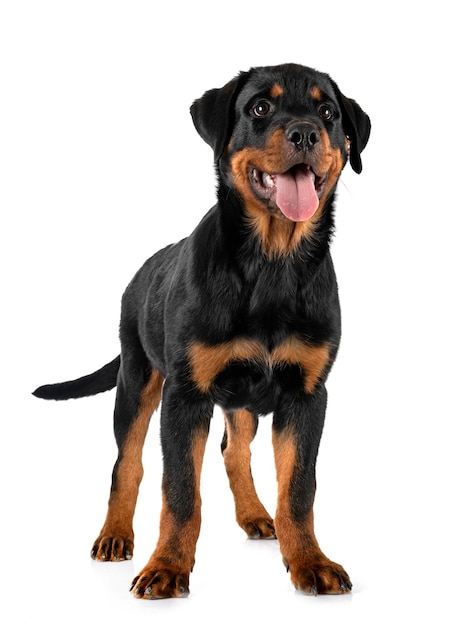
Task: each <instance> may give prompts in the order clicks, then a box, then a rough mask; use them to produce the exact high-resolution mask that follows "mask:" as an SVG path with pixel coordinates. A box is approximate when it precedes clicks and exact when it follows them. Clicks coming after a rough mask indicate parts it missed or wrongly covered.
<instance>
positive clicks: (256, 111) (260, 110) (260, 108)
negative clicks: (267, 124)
mask: <svg viewBox="0 0 464 626" xmlns="http://www.w3.org/2000/svg"><path fill="white" fill-rule="evenodd" d="M271 109H272V107H271V103H270V102H268V101H267V100H259V101H258V102H256V104H255V105H254V107H253V108H252V109H251V112H252V113H253V115H254V116H256V117H265V116H266V115H269V113H270V112H271Z"/></svg>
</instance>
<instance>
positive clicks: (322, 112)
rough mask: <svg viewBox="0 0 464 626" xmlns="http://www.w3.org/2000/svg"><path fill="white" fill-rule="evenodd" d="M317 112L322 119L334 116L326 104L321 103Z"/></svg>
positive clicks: (329, 118)
mask: <svg viewBox="0 0 464 626" xmlns="http://www.w3.org/2000/svg"><path fill="white" fill-rule="evenodd" d="M317 112H318V113H319V117H320V118H322V119H323V120H331V119H332V118H333V116H334V112H333V110H332V109H331V108H330V107H329V105H328V104H321V106H320V107H319V109H318V111H317Z"/></svg>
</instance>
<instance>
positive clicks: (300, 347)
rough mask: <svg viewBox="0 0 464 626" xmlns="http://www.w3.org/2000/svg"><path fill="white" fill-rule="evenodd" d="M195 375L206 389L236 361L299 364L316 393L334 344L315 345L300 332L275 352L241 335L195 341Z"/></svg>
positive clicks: (192, 358)
mask: <svg viewBox="0 0 464 626" xmlns="http://www.w3.org/2000/svg"><path fill="white" fill-rule="evenodd" d="M189 360H190V366H191V370H192V379H193V380H194V382H195V384H196V385H197V387H198V388H199V389H200V391H202V392H203V393H208V392H209V391H210V389H211V385H212V383H213V381H214V379H215V378H216V376H217V375H218V374H220V373H221V372H222V371H223V370H224V369H225V368H226V367H227V366H228V365H229V363H232V362H233V361H244V362H246V361H249V362H257V363H262V364H263V365H264V366H266V367H268V368H269V369H273V368H274V367H276V366H278V365H284V364H289V365H298V366H299V367H300V368H301V370H302V372H303V376H304V389H305V392H306V393H313V391H314V390H315V388H316V385H317V383H318V382H319V380H320V379H321V377H322V375H323V373H324V370H325V369H326V367H327V365H328V364H329V361H330V345H329V344H328V343H323V344H321V345H311V344H307V343H305V342H303V341H302V340H301V339H299V338H298V337H296V336H293V335H292V336H290V337H288V338H287V339H286V340H285V341H283V342H282V343H281V344H279V345H278V346H277V347H276V348H274V349H273V350H272V351H271V352H269V351H268V350H267V349H266V348H265V347H264V346H263V345H262V344H261V343H260V342H259V341H256V340H254V339H247V338H246V337H238V338H236V339H233V340H231V341H227V342H225V343H222V344H218V345H216V346H208V345H206V344H204V343H200V342H198V343H192V345H191V346H190V348H189Z"/></svg>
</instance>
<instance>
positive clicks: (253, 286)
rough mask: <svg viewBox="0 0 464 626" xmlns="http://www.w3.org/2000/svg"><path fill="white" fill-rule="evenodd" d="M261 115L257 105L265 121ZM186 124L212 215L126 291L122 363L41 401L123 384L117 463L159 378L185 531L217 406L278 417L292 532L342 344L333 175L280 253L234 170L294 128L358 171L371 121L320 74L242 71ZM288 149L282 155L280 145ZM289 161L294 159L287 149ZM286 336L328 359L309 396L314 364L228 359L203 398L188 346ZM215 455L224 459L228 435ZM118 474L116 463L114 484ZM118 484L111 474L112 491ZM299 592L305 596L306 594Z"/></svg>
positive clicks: (264, 343)
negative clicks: (287, 438)
mask: <svg viewBox="0 0 464 626" xmlns="http://www.w3.org/2000/svg"><path fill="white" fill-rule="evenodd" d="M276 85H277V87H275V86H276ZM273 90H274V91H273ZM281 91H282V93H280V92H281ZM311 93H313V94H316V96H317V98H316V99H314V97H311V96H310V94H311ZM319 93H322V94H323V95H322V96H321V97H322V102H323V103H324V105H328V106H329V107H330V111H331V113H332V116H331V117H330V119H324V118H321V114H324V111H322V113H321V109H320V106H321V104H320V103H321V100H320V98H319V96H318V94H319ZM260 99H262V100H265V101H266V102H267V103H270V104H271V112H269V113H267V114H264V115H262V116H260V115H257V114H256V113H254V112H253V111H254V109H253V106H254V105H255V103H256V102H257V101H259V100H260ZM267 106H268V105H267V104H264V105H263V107H264V110H266V107H267ZM257 111H258V113H259V110H257ZM191 114H192V117H193V121H194V124H195V127H196V129H197V130H198V132H199V134H200V135H201V137H202V138H203V139H204V140H205V141H206V142H207V143H208V144H209V145H210V146H211V147H212V149H213V151H214V159H215V163H216V168H217V178H218V188H217V204H216V205H215V206H214V207H213V208H212V209H211V210H210V211H209V212H208V213H207V214H206V215H205V217H204V218H203V219H202V221H201V222H200V223H199V225H198V226H197V227H196V229H195V230H194V231H193V233H192V234H191V236H189V237H187V238H186V239H183V240H182V241H180V242H178V243H176V244H174V245H170V246H168V247H166V248H164V249H163V250H161V251H159V252H157V253H156V254H155V255H154V256H153V257H151V258H150V259H149V260H148V261H147V262H146V263H145V264H144V265H143V267H142V268H141V269H140V270H139V271H138V273H137V274H136V275H135V277H134V279H133V280H132V282H131V283H130V285H129V286H128V288H127V290H126V292H125V293H124V296H123V299H122V313H121V325H120V339H121V357H117V358H116V359H115V360H113V361H112V362H111V363H109V364H108V365H107V366H105V367H103V368H102V369H101V370H99V371H98V372H96V373H95V374H93V375H90V376H87V377H83V378H81V379H79V380H77V381H73V382H68V383H62V384H58V385H46V386H44V387H41V388H39V389H37V390H36V391H35V395H36V396H38V397H42V398H46V399H56V400H62V399H66V398H71V397H82V396H84V395H91V394H94V393H98V392H100V391H106V390H107V389H109V388H111V387H113V386H115V385H116V384H117V399H116V408H115V433H116V438H117V441H118V445H119V448H120V457H121V451H122V450H123V448H124V442H125V438H126V435H127V432H128V430H129V428H130V426H131V424H132V423H133V421H134V419H135V418H136V416H137V414H138V412H139V410H140V405H141V395H142V393H143V390H144V389H145V387H146V385H147V383H148V381H149V378H150V375H151V372H153V370H158V371H159V372H160V373H161V374H162V376H163V377H164V379H165V383H164V389H163V398H162V405H161V406H162V408H161V439H162V448H163V455H164V479H163V490H164V494H165V498H166V503H167V506H168V507H169V509H170V511H172V513H173V515H174V517H175V519H176V520H177V522H178V523H179V525H182V524H184V523H186V522H187V521H188V520H189V519H190V518H191V516H192V514H193V509H194V486H195V483H194V467H193V464H192V463H193V461H192V456H191V454H190V452H189V450H190V448H189V446H191V441H192V440H193V438H194V436H195V433H198V432H207V430H208V427H209V420H210V418H211V416H212V412H213V407H214V405H215V404H218V405H220V406H222V407H223V408H224V409H225V410H226V411H228V412H230V414H231V415H233V412H234V411H236V410H237V409H246V410H247V411H248V412H249V413H250V414H252V415H253V416H254V419H256V416H258V415H265V414H269V413H273V414H274V418H273V419H274V422H273V427H274V431H275V433H276V434H279V433H280V434H282V433H287V432H292V433H297V434H298V435H297V436H296V437H295V449H296V455H297V459H296V460H297V467H296V468H295V474H294V477H293V480H292V486H291V490H290V492H289V498H290V500H291V502H290V510H291V515H292V516H293V518H294V520H295V522H296V523H297V524H298V523H302V522H303V521H304V520H305V519H306V518H307V516H308V514H309V512H310V511H311V509H312V502H313V498H314V491H315V473H314V468H315V463H316V456H317V450H318V446H319V440H320V436H321V433H322V427H323V423H324V414H325V405H326V391H325V387H324V382H325V379H326V377H327V375H328V373H329V371H330V367H331V365H332V363H333V360H334V359H335V356H336V353H337V349H338V344H339V340H340V308H339V302H338V295H337V283H336V278H335V273H334V269H333V265H332V260H331V257H330V252H329V245H330V240H331V235H332V230H333V202H334V196H335V190H336V183H337V180H338V174H339V172H337V175H336V178H337V180H335V181H334V182H333V186H332V187H331V188H330V189H328V191H327V196H326V197H325V200H324V203H323V206H320V207H319V209H318V213H317V216H316V218H314V219H312V226H311V228H308V229H307V231H306V230H305V231H304V234H303V235H302V236H301V238H300V239H299V240H298V242H297V243H295V244H292V245H291V246H290V244H289V245H288V249H287V248H285V246H284V248H282V245H280V247H278V246H277V244H275V241H274V239H273V238H272V237H273V235H272V234H271V235H270V236H269V239H268V242H267V245H268V248H267V249H266V247H265V245H264V243H263V240H262V239H261V238H260V231H259V228H261V226H259V227H257V226H256V224H258V223H259V224H261V222H260V221H259V220H261V219H262V220H263V222H262V223H263V224H267V223H268V221H269V223H271V222H272V224H273V227H275V229H276V232H278V233H281V228H282V229H284V228H285V229H287V230H285V232H287V231H288V232H289V233H293V232H294V231H293V226H291V225H290V226H291V228H290V227H289V220H288V218H287V217H284V216H283V215H280V214H278V213H279V211H278V210H276V208H275V206H274V205H273V206H272V207H271V204H272V203H270V204H269V207H267V206H266V202H264V201H263V200H262V199H261V198H259V197H257V196H256V194H255V199H256V201H257V202H258V206H259V207H262V216H261V215H260V216H258V220H257V221H256V220H255V222H253V220H252V219H251V215H252V212H251V210H250V206H251V205H250V203H252V202H254V200H250V198H252V197H253V193H254V192H253V191H251V192H250V195H249V196H248V195H247V194H248V191H247V194H244V192H243V188H246V189H247V190H248V187H249V186H250V181H249V180H243V179H240V180H239V178H238V176H237V174H236V172H235V170H234V168H233V164H234V163H235V165H237V164H238V163H239V158H241V155H245V156H246V152H243V151H244V150H245V149H246V148H248V147H250V148H253V149H254V150H257V151H259V154H260V155H265V153H266V150H267V149H268V148H267V146H268V145H269V141H270V138H271V137H272V136H273V137H274V140H275V141H276V142H277V141H280V134H279V133H281V132H284V133H286V132H287V129H288V128H289V125H290V124H292V123H295V120H296V121H297V122H298V123H299V124H303V126H302V128H303V129H306V128H309V129H314V132H315V134H314V137H316V138H317V137H319V136H321V139H320V140H318V145H317V147H316V149H315V150H314V152H316V151H318V150H320V151H322V147H321V146H322V143H323V142H322V136H323V137H327V138H328V141H329V142H330V148H331V149H333V150H334V151H335V152H336V153H337V155H339V158H340V160H341V161H342V162H341V166H340V171H341V169H342V167H343V165H344V164H345V162H346V161H348V160H349V161H350V163H351V165H352V167H353V169H354V170H355V171H356V172H358V173H359V172H361V169H362V165H361V157H360V154H361V151H362V150H363V149H364V147H365V145H366V143H367V140H368V137H369V131H370V123H369V118H368V117H367V115H366V114H365V113H364V112H363V111H362V110H361V108H360V107H359V105H358V104H357V103H356V102H355V101H354V100H351V99H349V98H346V97H345V96H344V95H343V94H342V93H341V92H340V90H339V89H338V87H337V85H336V84H335V83H334V82H333V80H332V79H330V78H329V77H328V76H327V75H325V74H321V73H319V72H316V71H315V70H312V69H309V68H304V67H302V66H299V65H283V66H277V67H272V68H253V69H251V70H250V71H249V72H244V73H241V74H240V75H239V76H237V77H236V78H235V79H233V80H232V81H230V82H229V83H228V84H227V85H226V86H225V87H223V88H222V89H214V90H211V91H209V92H207V93H206V94H205V95H204V96H203V97H202V98H201V99H199V100H197V101H196V102H194V104H193V105H192V107H191ZM347 137H348V139H349V142H350V146H349V143H348V141H347ZM279 145H280V144H279ZM282 145H283V150H284V152H285V151H286V150H287V147H286V146H287V144H285V145H284V144H282ZM298 149H299V147H298ZM288 150H289V151H290V150H291V151H292V154H293V153H294V152H297V149H296V148H294V146H293V145H292V146H290V147H289V148H288ZM307 152H308V154H309V156H308V161H307V162H308V163H309V164H311V167H313V168H314V167H315V166H314V164H313V161H311V159H313V156H311V154H310V150H309V149H308V150H307ZM318 154H319V152H318ZM260 158H261V157H260ZM286 158H287V156H285V155H284V156H283V157H282V159H286ZM292 158H293V157H292ZM305 158H306V157H305ZM315 158H316V157H314V159H315ZM318 158H319V157H318ZM321 158H322V157H321ZM234 159H235V161H234ZM263 159H264V156H263ZM292 163H293V162H292ZM290 165H291V164H290ZM298 167H299V166H298ZM334 176H335V175H334ZM240 185H241V186H242V187H240ZM267 211H269V213H270V214H272V215H273V217H272V218H268V216H267V213H266V212H267ZM273 220H274V221H273ZM287 227H288V228H287ZM295 228H296V227H295ZM282 232H283V230H282ZM302 232H303V231H302ZM278 236H279V237H280V236H281V235H278ZM276 237H277V235H276ZM276 241H277V239H276ZM274 244H275V245H274ZM291 337H297V338H298V340H299V341H300V342H301V345H304V346H308V347H311V348H314V349H317V348H319V347H321V346H325V345H327V346H329V356H328V360H327V362H326V363H324V367H323V369H322V371H321V374H320V376H318V377H317V380H316V381H315V383H314V385H313V386H312V387H310V386H309V383H308V385H307V386H306V387H305V376H310V375H311V372H310V371H308V366H305V365H304V364H303V363H300V362H293V360H292V357H291V356H289V357H288V359H287V360H285V359H283V360H281V361H278V362H275V363H272V364H271V365H269V362H268V361H267V360H266V359H264V360H262V359H260V358H254V357H253V358H251V357H250V358H244V359H241V358H237V359H232V360H231V361H228V362H227V363H226V365H225V366H224V367H221V368H220V369H219V370H218V371H217V372H214V380H212V381H210V383H209V382H208V383H207V386H208V388H207V389H205V388H202V386H201V385H200V384H199V383H198V380H197V379H196V378H195V371H194V369H195V367H196V368H197V369H199V370H200V375H201V376H203V375H204V376H205V377H206V373H203V370H202V368H203V367H205V368H206V367H209V365H208V363H206V362H204V361H203V360H200V362H194V360H193V359H192V353H191V348H192V346H206V348H208V347H213V348H214V347H218V346H219V347H221V346H227V345H229V342H233V341H234V340H236V339H237V338H245V339H246V340H249V341H251V342H254V344H253V345H255V344H256V345H259V346H260V349H262V350H263V351H264V353H265V354H266V355H271V354H274V353H275V352H274V351H276V350H278V349H279V346H282V345H283V344H284V343H285V342H286V341H288V340H289V338H291ZM205 354H206V353H205ZM289 354H290V353H289ZM205 359H206V356H205ZM305 368H306V369H305ZM205 371H206V370H205ZM197 378H198V372H197ZM222 446H223V449H224V450H225V449H226V448H227V436H225V437H224V440H223V444H222ZM117 468H118V464H117V465H116V468H115V476H116V475H117V471H116V470H117ZM116 482H117V478H116V477H115V479H114V483H113V491H114V490H115V489H116ZM284 556H285V555H284ZM285 560H286V562H287V561H288V559H287V557H285ZM290 568H291V569H292V566H290ZM294 569H295V568H294ZM295 571H296V569H295ZM295 576H296V574H295ZM316 578H317V577H316ZM321 580H322V578H321ZM294 582H295V581H294ZM147 584H148V583H147ZM147 584H146V585H145V586H146V588H148V587H147ZM295 585H296V586H297V587H299V588H302V590H304V589H303V587H304V584H303V583H301V584H300V583H298V582H295ZM315 585H316V586H317V587H318V588H319V591H322V592H323V591H324V586H323V583H320V582H317V583H314V584H313V585H312V586H310V589H311V592H314V588H315ZM152 587H153V583H152V584H151V586H150V589H151V588H152ZM340 588H341V589H342V592H343V591H344V590H347V589H348V588H349V583H348V582H346V583H341V587H340ZM137 589H138V593H137V594H136V595H143V593H142V592H140V587H137ZM327 592H329V591H327ZM146 593H147V592H146V591H145V594H146ZM172 595H175V594H174V592H173V594H172ZM160 597H164V596H161V595H160Z"/></svg>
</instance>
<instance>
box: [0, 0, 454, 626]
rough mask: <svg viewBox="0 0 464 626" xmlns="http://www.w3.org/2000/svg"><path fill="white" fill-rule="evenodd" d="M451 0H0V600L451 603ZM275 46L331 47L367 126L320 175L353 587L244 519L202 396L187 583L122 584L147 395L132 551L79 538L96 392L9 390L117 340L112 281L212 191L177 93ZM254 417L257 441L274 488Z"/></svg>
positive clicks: (151, 528) (435, 615) (363, 614)
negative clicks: (337, 588)
mask: <svg viewBox="0 0 464 626" xmlns="http://www.w3.org/2000/svg"><path fill="white" fill-rule="evenodd" d="M458 10H459V4H458V3H456V2H454V1H453V0H449V1H448V0H443V1H442V2H440V3H430V2H423V3H419V2H407V1H406V0H404V1H402V2H395V1H390V2H388V3H372V2H356V1H351V2H346V1H342V2H338V1H336V0H331V1H330V2H321V1H318V2H312V1H310V0H305V1H304V2H302V1H299V0H293V1H292V2H272V1H271V2H248V1H247V2H242V1H241V0H234V1H233V2H231V3H230V4H229V3H220V2H216V3H211V2H202V1H197V2H187V1H185V2H178V3H174V2H164V3H163V2H138V1H136V0H134V1H130V2H119V1H116V0H113V1H108V2H104V1H100V0H91V1H85V0H80V1H79V2H68V1H64V0H62V1H56V2H52V1H48V0H44V1H40V2H38V1H37V2H36V1H34V2H23V1H21V0H11V1H9V0H4V1H3V2H2V4H1V5H0V90H1V97H0V131H1V136H0V203H1V204H0V208H1V230H0V237H1V245H0V252H1V255H2V259H1V298H2V304H1V325H0V331H1V355H2V359H1V368H2V372H1V380H2V386H1V390H0V394H1V399H2V418H1V433H2V434H1V447H2V450H1V459H0V461H1V464H2V467H1V475H0V476H1V478H0V479H1V511H2V513H1V518H0V524H1V532H0V537H1V555H2V562H1V566H0V576H1V580H0V595H1V599H0V620H1V621H2V623H4V624H14V625H23V624H24V625H25V624H27V625H29V624H38V623H47V624H50V625H58V624H59V625H62V624H70V625H74V624H83V623H90V624H96V623H97V621H98V620H100V622H101V620H104V622H101V623H105V624H112V625H115V626H116V625H119V624H128V623H131V624H155V623H156V624H168V623H169V624H170V625H176V624H185V623H187V621H188V623H197V620H201V621H202V622H203V620H209V619H214V620H216V621H217V620H219V621H220V622H221V623H223V622H225V623H230V624H234V623H240V624H253V623H256V622H258V621H259V623H271V624H277V623H279V622H285V623H286V624H293V623H311V624H318V625H325V624H329V625H331V624H340V623H341V624H347V625H351V624H356V625H363V624H368V625H370V626H371V625H373V624H374V625H379V624H394V623H397V624H421V623H423V622H424V621H425V620H426V619H428V621H427V623H429V622H430V623H440V624H446V625H447V626H448V625H455V624H456V625H458V624H461V625H462V624H463V623H464V609H463V603H464V601H463V594H464V591H463V572H462V558H463V541H462V527H463V519H462V517H463V514H462V481H463V474H464V472H463V462H462V439H463V437H462V429H461V422H462V417H463V408H462V397H461V396H462V394H461V386H462V354H463V352H462V351H463V348H464V346H463V332H462V323H463V305H462V293H461V292H462V268H463V262H464V259H463V256H462V247H463V246H462V213H463V209H464V207H463V200H462V191H461V189H462V154H463V140H464V137H463V131H462V123H463V116H462V95H463V94H462V86H461V85H462V69H461V65H460V59H461V58H462V54H463V50H462V45H461V43H462V33H461V31H462V28H461V24H462V17H461V15H460V12H459V16H458ZM287 61H292V62H298V63H302V64H305V65H310V66H313V67H316V68H317V69H320V70H322V71H325V72H328V73H330V74H331V75H332V77H333V78H334V79H335V80H336V81H337V82H338V84H339V86H340V88H341V89H342V91H343V92H344V93H345V94H346V95H348V96H350V97H353V98H355V99H356V100H357V101H358V102H359V103H360V104H361V106H362V107H363V108H364V109H365V110H366V112H368V113H369V115H370V116H371V120H372V128H373V130H372V136H371V140H370V142H369V144H368V146H367V148H366V150H365V152H364V154H363V162H364V171H363V173H362V174H361V176H357V175H355V174H354V173H353V172H352V171H351V170H348V169H346V170H345V172H344V174H343V179H342V182H341V184H340V187H339V201H338V209H337V236H336V240H335V243H334V246H333V254H334V259H335V263H336V268H337V273H338V279H339V283H340V294H341V300H342V307H343V314H344V317H343V321H344V326H343V329H344V336H343V343H342V348H341V351H340V355H339V359H338V361H337V363H336V366H335V368H334V370H333V373H332V375H331V379H330V381H329V394H330V395H329V409H328V415H327V422H326V428H325V432H324V436H323V442H322V445H321V450H320V457H319V463H318V495H317V498H316V532H317V534H318V538H319V541H320V543H321V546H322V548H323V550H324V551H325V552H326V553H327V554H328V556H329V557H331V558H332V559H334V560H336V561H339V562H341V563H342V564H343V565H344V566H345V567H346V569H347V570H348V572H349V573H350V575H351V578H352V580H353V583H354V588H353V593H352V594H351V595H350V596H345V597H331V598H325V597H318V598H313V597H305V596H303V595H300V594H298V593H297V592H295V591H294V589H293V587H292V586H291V584H290V581H289V578H288V576H287V574H286V572H285V569H284V567H283V566H282V564H281V558H280V555H279V551H278V546H277V542H252V541H247V540H246V537H245V535H244V533H243V531H241V530H240V529H239V528H238V526H237V525H236V524H235V521H234V512H233V507H232V497H231V494H230V492H229V489H228V485H227V479H226V476H225V471H224V470H223V467H222V458H221V455H220V451H219V446H220V440H221V436H222V418H221V415H220V414H219V413H217V414H216V415H215V418H214V419H213V423H212V429H211V435H210V439H209V441H208V446H207V453H206V459H205V465H204V473H203V481H202V495H203V504H204V506H203V526H202V532H201V535H200V540H199V543H198V550H197V565H196V567H195V571H194V573H193V574H192V577H191V581H190V583H191V595H190V597H189V598H188V599H185V600H168V601H160V602H143V601H137V600H135V599H133V598H132V596H131V595H130V594H129V593H128V588H129V584H130V581H131V579H132V577H133V576H135V575H136V574H137V573H138V571H139V569H140V568H141V567H142V566H143V565H144V564H145V562H146V560H147V559H148V557H149V555H150V554H151V552H152V550H153V548H154V546H155V543H156V539H157V534H158V514H159V508H160V493H161V492H160V481H161V465H160V450H159V435H158V417H157V416H155V417H154V418H153V420H152V427H151V430H150V433H149V437H148V439H147V444H146V449H145V470H146V471H145V479H144V482H143V484H142V489H141V493H140V498H139V506H138V509H137V512H136V517H135V530H136V553H135V558H134V560H133V561H132V562H128V563H122V564H121V563H120V564H99V563H94V562H92V561H91V560H90V558H89V551H90V548H91V545H92V542H93V540H94V539H95V537H96V536H97V534H98V532H99V530H100V527H101V525H102V523H103V519H104V515H105V512H106V501H107V496H108V493H109V486H110V474H111V470H112V465H113V463H114V460H115V456H116V448H115V445H114V442H113V435H112V407H113V402H114V392H109V393H106V394H103V395H101V396H98V397H95V398H91V399H84V400H80V401H70V402H67V403H51V402H43V401H39V400H37V399H35V398H33V397H32V396H31V391H32V390H33V389H35V387H37V386H38V385H40V384H43V383H47V382H56V381H59V380H67V379H69V378H73V377H77V376H80V375H83V374H87V373H89V372H91V371H93V370H94V369H96V368H98V367H99V366H101V365H103V364H104V363H106V362H107V361H109V360H111V359H112V358H113V357H114V356H116V354H118V351H119V347H118V319H119V301H120V296H121V294H122V291H123V290H124V288H125V286H126V284H127V283H128V281H129V280H130V279H131V277H132V276H133V274H134V273H135V271H136V270H137V269H138V267H139V266H140V265H141V263H142V262H143V261H144V260H145V259H146V258H147V257H148V256H150V255H151V254H152V253H153V252H154V251H155V250H157V249H159V248H160V247H161V246H164V245H165V244H167V243H170V242H173V241H176V240H178V239H180V238H181V237H183V236H185V235H187V234H189V233H190V232H191V230H192V229H193V227H194V226H195V224H196V223H197V222H198V221H199V220H200V218H201V216H202V215H203V214H204V213H205V212H206V210H207V209H208V208H209V207H210V206H211V205H212V204H213V203H214V188H215V181H214V173H213V166H212V153H211V150H210V149H209V147H208V146H206V144H204V143H203V142H202V140H201V139H200V138H199V137H198V135H197V134H196V132H195V130H194V128H193V125H192V123H191V120H190V115H189V106H190V103H191V102H192V101H193V100H194V99H195V98H197V97H199V96H200V95H201V94H202V93H203V92H204V91H205V90H206V89H209V88H212V87H220V86H222V85H223V84H224V83H226V82H227V81H228V80H229V79H230V78H232V77H233V76H234V75H235V74H236V73H237V72H238V71H240V70H246V69H248V68H249V67H250V66H253V65H271V64H275V63H281V62H287ZM270 424H271V420H270V419H269V418H266V419H263V420H262V421H261V428H260V431H259V433H258V437H257V440H256V442H255V444H254V447H253V461H254V472H255V475H256V482H257V485H258V491H259V492H260V494H261V497H262V499H263V501H264V502H265V504H266V506H267V507H268V508H269V510H270V511H271V512H273V511H274V505H275V471H274V467H273V458H272V451H271V445H270ZM7 614H9V617H7V618H6V619H4V616H6V615H7ZM198 623H200V622H199V621H198Z"/></svg>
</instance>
